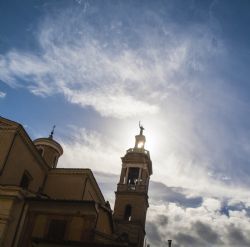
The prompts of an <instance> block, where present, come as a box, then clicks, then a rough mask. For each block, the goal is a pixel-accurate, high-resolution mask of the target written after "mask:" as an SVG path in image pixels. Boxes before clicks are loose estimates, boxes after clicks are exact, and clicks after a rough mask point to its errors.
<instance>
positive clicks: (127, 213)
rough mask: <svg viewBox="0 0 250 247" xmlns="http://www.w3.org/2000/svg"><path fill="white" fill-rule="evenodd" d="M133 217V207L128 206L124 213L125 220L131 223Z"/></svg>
mask: <svg viewBox="0 0 250 247" xmlns="http://www.w3.org/2000/svg"><path fill="white" fill-rule="evenodd" d="M131 215H132V207H131V205H126V207H125V211H124V220H128V221H131Z"/></svg>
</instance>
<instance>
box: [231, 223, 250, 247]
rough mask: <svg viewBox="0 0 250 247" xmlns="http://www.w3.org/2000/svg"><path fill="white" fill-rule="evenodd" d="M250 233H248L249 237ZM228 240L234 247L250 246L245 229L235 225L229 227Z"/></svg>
mask: <svg viewBox="0 0 250 247" xmlns="http://www.w3.org/2000/svg"><path fill="white" fill-rule="evenodd" d="M249 234H250V232H248V236H249ZM228 239H229V240H230V242H231V243H232V245H234V246H239V247H247V246H250V239H247V238H246V236H245V234H244V232H243V229H240V228H237V227H235V226H234V225H230V226H228Z"/></svg>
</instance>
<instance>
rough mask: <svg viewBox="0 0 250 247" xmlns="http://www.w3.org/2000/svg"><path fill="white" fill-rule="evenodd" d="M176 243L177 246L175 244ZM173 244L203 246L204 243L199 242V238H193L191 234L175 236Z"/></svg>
mask: <svg viewBox="0 0 250 247" xmlns="http://www.w3.org/2000/svg"><path fill="white" fill-rule="evenodd" d="M174 243H175V244H174ZM173 244H174V245H175V246H180V247H181V246H183V247H184V246H190V247H191V246H192V247H194V246H202V242H201V241H199V239H198V238H196V237H194V236H192V235H191V234H186V233H181V232H180V233H177V234H176V235H175V236H174V241H173Z"/></svg>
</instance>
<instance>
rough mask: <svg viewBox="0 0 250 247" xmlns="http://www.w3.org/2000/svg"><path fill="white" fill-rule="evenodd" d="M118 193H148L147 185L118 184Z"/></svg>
mask: <svg viewBox="0 0 250 247" xmlns="http://www.w3.org/2000/svg"><path fill="white" fill-rule="evenodd" d="M117 191H131V192H133V191H134V192H147V185H145V184H118V186H117Z"/></svg>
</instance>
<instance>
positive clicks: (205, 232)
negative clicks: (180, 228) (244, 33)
mask: <svg viewBox="0 0 250 247" xmlns="http://www.w3.org/2000/svg"><path fill="white" fill-rule="evenodd" d="M193 228H194V230H195V231H196V232H197V234H198V236H199V237H200V239H203V240H204V241H206V242H207V243H210V244H218V243H221V241H220V238H219V235H218V233H216V232H215V231H214V230H213V229H212V227H211V226H209V225H207V224H204V223H202V222H200V221H198V222H196V223H195V224H194V225H193Z"/></svg>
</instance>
